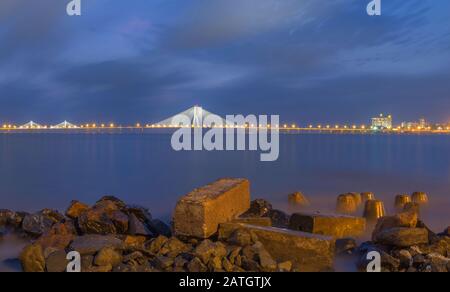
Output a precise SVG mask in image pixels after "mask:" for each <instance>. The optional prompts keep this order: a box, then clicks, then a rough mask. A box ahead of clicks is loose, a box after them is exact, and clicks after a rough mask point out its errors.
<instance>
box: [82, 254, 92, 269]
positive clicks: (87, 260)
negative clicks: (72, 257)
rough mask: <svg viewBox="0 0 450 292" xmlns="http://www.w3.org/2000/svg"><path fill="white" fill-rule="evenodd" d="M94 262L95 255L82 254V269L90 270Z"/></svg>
mask: <svg viewBox="0 0 450 292" xmlns="http://www.w3.org/2000/svg"><path fill="white" fill-rule="evenodd" d="M93 264H94V256H93V255H82V256H81V271H82V272H84V271H88V270H89V269H90V268H91V267H92V265H93Z"/></svg>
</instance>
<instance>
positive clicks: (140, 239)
mask: <svg viewBox="0 0 450 292" xmlns="http://www.w3.org/2000/svg"><path fill="white" fill-rule="evenodd" d="M146 240H147V238H146V237H145V236H133V235H127V236H126V237H125V239H124V241H123V242H124V244H125V248H126V249H131V250H134V249H144V243H145V242H146Z"/></svg>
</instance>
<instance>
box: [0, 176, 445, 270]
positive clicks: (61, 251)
mask: <svg viewBox="0 0 450 292" xmlns="http://www.w3.org/2000/svg"><path fill="white" fill-rule="evenodd" d="M422 194H423V193H422ZM345 196H346V197H345V199H344V195H343V196H340V197H339V198H338V206H337V209H338V211H339V212H340V213H345V214H333V215H326V214H321V213H318V212H317V213H308V212H298V213H295V214H292V215H288V214H286V213H284V212H282V211H280V210H276V209H274V208H273V207H272V205H271V204H270V203H269V202H267V201H265V200H261V199H257V200H253V201H250V187H249V182H248V181H247V180H245V179H222V180H218V181H216V182H214V183H212V184H210V185H207V186H204V187H202V188H199V189H196V190H194V191H193V192H191V193H190V194H188V195H186V196H184V197H183V198H181V199H180V200H179V202H178V203H177V206H176V208H175V211H174V217H173V222H172V224H171V225H172V226H168V225H166V224H165V223H164V222H162V221H160V220H158V219H155V218H153V217H152V215H151V214H150V213H149V211H148V210H147V209H146V208H144V207H140V206H131V205H128V204H126V203H125V202H123V201H121V200H120V199H118V198H116V197H112V196H106V197H103V198H101V199H100V200H99V201H97V202H96V203H95V204H94V205H93V206H88V205H86V204H83V203H81V202H78V201H73V202H72V203H71V204H70V206H69V207H68V209H67V210H66V212H65V214H61V213H60V212H58V211H55V210H49V209H45V210H42V211H40V212H37V213H35V214H28V213H24V212H13V211H9V210H0V241H1V240H2V238H3V236H4V235H5V234H7V233H12V234H16V235H17V236H20V237H21V238H24V239H26V240H27V241H29V245H28V246H26V247H25V248H24V250H23V251H22V253H21V255H20V262H21V265H22V267H23V271H25V272H64V271H66V268H67V264H68V260H67V259H66V257H67V254H68V253H69V252H71V251H76V252H78V253H79V254H80V256H81V271H83V272H329V271H333V270H334V263H335V259H336V257H337V256H349V255H351V256H352V258H355V259H356V260H355V265H356V267H357V268H358V270H359V271H362V272H365V271H367V267H368V265H369V264H370V261H369V260H368V258H370V257H368V255H370V253H371V252H374V251H376V252H378V253H379V255H380V256H381V271H384V272H449V271H450V228H447V230H445V231H444V232H442V233H440V234H436V233H434V232H433V231H431V230H430V229H429V228H428V227H427V226H426V224H424V223H423V222H422V221H421V220H420V204H415V205H409V206H408V207H406V208H404V209H402V210H400V211H399V212H398V213H397V214H395V215H393V216H385V214H381V215H383V216H378V217H379V218H375V219H374V218H372V217H370V216H369V217H367V216H366V218H364V217H358V216H354V215H355V212H356V210H357V207H358V206H361V205H364V204H365V205H366V209H367V206H368V205H372V204H373V202H371V201H373V200H374V196H366V198H365V196H364V195H362V194H356V193H351V194H347V195H345ZM352 198H353V199H354V201H353V199H352ZM288 200H289V202H290V203H291V204H296V205H298V206H305V205H309V204H310V202H309V201H308V200H307V198H306V197H305V196H303V195H302V194H301V193H295V194H292V195H289V197H288ZM343 201H345V202H346V203H345V204H347V205H348V204H349V205H348V206H350V207H349V208H346V207H345V204H343V203H342V202H343ZM364 201H366V202H364ZM407 201H408V200H406V203H408V202H407ZM353 205H354V206H353ZM348 206H347V207H348ZM353 207H355V208H353ZM366 211H367V210H366ZM349 213H352V214H349ZM381 213H383V212H381ZM366 215H367V214H366ZM372 229H373V232H372ZM367 233H372V240H371V241H369V242H364V243H362V244H360V245H358V244H357V242H358V239H359V238H361V236H362V235H363V234H367ZM358 259H359V260H358Z"/></svg>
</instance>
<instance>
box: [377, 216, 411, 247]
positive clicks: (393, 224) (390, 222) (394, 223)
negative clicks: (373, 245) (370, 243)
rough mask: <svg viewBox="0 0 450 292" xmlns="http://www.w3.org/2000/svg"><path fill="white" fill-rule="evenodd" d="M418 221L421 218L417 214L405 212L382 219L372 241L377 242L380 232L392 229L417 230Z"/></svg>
mask: <svg viewBox="0 0 450 292" xmlns="http://www.w3.org/2000/svg"><path fill="white" fill-rule="evenodd" d="M418 220H419V218H418V215H417V213H416V212H403V213H399V214H397V215H395V216H385V217H382V218H380V219H378V222H377V225H376V227H375V229H374V231H373V234H372V239H374V240H375V238H376V237H377V235H378V234H379V233H380V232H383V231H384V230H388V229H391V228H398V227H404V228H416V227H417V223H418Z"/></svg>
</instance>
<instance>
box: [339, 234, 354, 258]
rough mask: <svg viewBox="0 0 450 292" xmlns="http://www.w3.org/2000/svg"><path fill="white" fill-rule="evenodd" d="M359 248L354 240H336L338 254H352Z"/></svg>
mask: <svg viewBox="0 0 450 292" xmlns="http://www.w3.org/2000/svg"><path fill="white" fill-rule="evenodd" d="M357 248H358V244H357V243H356V240H354V239H353V238H343V239H338V240H336V254H337V255H340V254H352V253H353V251H355V250H356V249H357Z"/></svg>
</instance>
